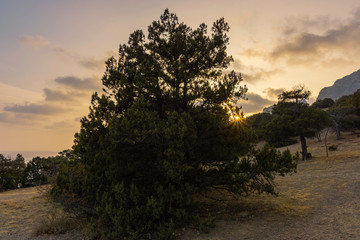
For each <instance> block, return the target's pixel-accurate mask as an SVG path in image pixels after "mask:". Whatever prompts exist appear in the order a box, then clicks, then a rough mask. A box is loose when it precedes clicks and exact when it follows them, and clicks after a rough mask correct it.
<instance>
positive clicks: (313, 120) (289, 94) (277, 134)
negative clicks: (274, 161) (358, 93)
mask: <svg viewBox="0 0 360 240" xmlns="http://www.w3.org/2000/svg"><path fill="white" fill-rule="evenodd" d="M309 96H310V92H309V91H308V90H306V89H305V88H304V86H300V87H297V88H295V89H294V90H293V91H285V92H283V93H282V94H281V95H280V96H279V102H278V104H277V105H276V106H275V107H274V110H273V116H274V117H273V119H272V120H271V121H270V122H269V124H268V125H267V134H268V135H269V137H271V138H273V139H282V138H285V139H286V138H289V137H295V136H299V137H300V141H301V147H302V158H303V160H305V159H306V157H307V145H306V137H313V136H315V133H316V132H318V131H320V130H321V129H323V128H325V127H327V126H328V125H329V118H328V115H327V113H326V112H325V111H323V110H321V109H318V108H315V107H310V106H309V105H308V104H307V103H306V101H301V100H306V99H308V98H309ZM294 100H295V101H294Z"/></svg>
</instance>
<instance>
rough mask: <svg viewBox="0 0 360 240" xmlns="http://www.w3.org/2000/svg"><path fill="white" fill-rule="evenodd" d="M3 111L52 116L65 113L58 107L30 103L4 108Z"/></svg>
mask: <svg viewBox="0 0 360 240" xmlns="http://www.w3.org/2000/svg"><path fill="white" fill-rule="evenodd" d="M4 111H7V112H15V113H31V114H40V115H54V114H58V113H62V112H64V111H65V109H64V108H62V107H59V106H54V105H50V104H47V103H31V104H25V105H18V104H16V105H12V106H6V107H4Z"/></svg>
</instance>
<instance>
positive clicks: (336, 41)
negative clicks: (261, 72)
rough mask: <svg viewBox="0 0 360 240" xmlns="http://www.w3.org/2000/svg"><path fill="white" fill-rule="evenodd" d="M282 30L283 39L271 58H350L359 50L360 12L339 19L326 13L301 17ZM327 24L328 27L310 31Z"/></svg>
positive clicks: (293, 61)
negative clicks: (322, 29) (322, 15)
mask: <svg viewBox="0 0 360 240" xmlns="http://www.w3.org/2000/svg"><path fill="white" fill-rule="evenodd" d="M293 26H294V27H292V28H287V29H285V30H284V31H283V35H284V39H285V37H286V38H287V40H284V39H282V40H281V42H280V43H279V44H278V45H277V46H276V47H275V48H274V49H273V50H272V51H271V52H270V53H269V58H270V59H271V60H275V61H277V60H280V59H282V60H284V59H285V60H286V61H287V63H289V64H293V65H299V64H300V65H301V64H302V65H312V64H316V63H323V62H326V63H331V62H336V63H339V61H345V62H346V61H351V59H352V57H353V56H354V53H356V54H359V53H360V45H359V42H360V14H354V15H353V16H352V17H351V18H350V19H349V20H346V21H343V22H341V23H340V22H339V21H335V20H332V21H331V20H329V19H328V18H326V17H322V18H318V19H313V20H309V19H305V20H303V21H300V20H299V21H298V24H294V25H293ZM310 26H311V27H312V28H318V29H320V28H324V27H326V31H322V32H319V31H311V29H310Z"/></svg>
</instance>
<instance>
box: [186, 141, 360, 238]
mask: <svg viewBox="0 0 360 240" xmlns="http://www.w3.org/2000/svg"><path fill="white" fill-rule="evenodd" d="M331 144H337V145H338V150H337V151H334V152H330V153H329V154H330V156H329V158H326V157H325V156H326V155H325V148H324V147H323V146H322V145H323V143H318V142H315V140H310V141H309V150H310V152H312V154H313V156H314V157H313V158H312V159H310V160H308V161H306V162H300V163H299V165H298V171H297V173H296V174H294V175H292V176H287V177H284V178H279V179H278V180H277V184H278V190H279V192H280V195H279V196H278V197H272V196H254V197H250V198H245V199H240V200H238V201H237V202H234V203H232V206H228V208H229V209H231V212H232V213H233V214H234V213H235V214H234V215H235V216H234V217H233V219H231V220H229V218H228V217H224V218H223V219H220V220H219V221H218V222H217V226H216V228H215V229H213V230H211V231H210V233H209V234H200V233H198V232H197V231H195V230H193V231H190V232H188V233H186V234H185V235H184V236H183V237H182V238H181V239H182V240H190V239H191V240H205V239H206V240H225V239H226V240H238V239H254V240H255V239H274V240H275V239H277V240H279V239H284V240H285V239H314V240H315V239H360V137H358V136H357V135H353V134H352V135H351V134H348V135H346V136H345V139H344V140H340V141H337V140H335V139H334V138H331ZM299 149H300V146H299V145H294V146H292V147H291V150H292V151H295V150H299ZM228 205H229V204H228Z"/></svg>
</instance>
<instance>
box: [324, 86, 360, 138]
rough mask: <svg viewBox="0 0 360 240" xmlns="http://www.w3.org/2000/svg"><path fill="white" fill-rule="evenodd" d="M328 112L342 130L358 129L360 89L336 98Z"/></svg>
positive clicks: (359, 120) (359, 122)
mask: <svg viewBox="0 0 360 240" xmlns="http://www.w3.org/2000/svg"><path fill="white" fill-rule="evenodd" d="M328 113H329V115H330V116H331V117H332V119H333V120H334V121H335V122H336V124H338V125H339V128H340V129H341V130H342V131H353V130H356V129H360V90H358V91H356V92H355V93H354V94H352V95H349V96H343V97H341V98H339V99H338V100H336V102H335V104H334V105H333V106H332V107H331V108H329V109H328Z"/></svg>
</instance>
